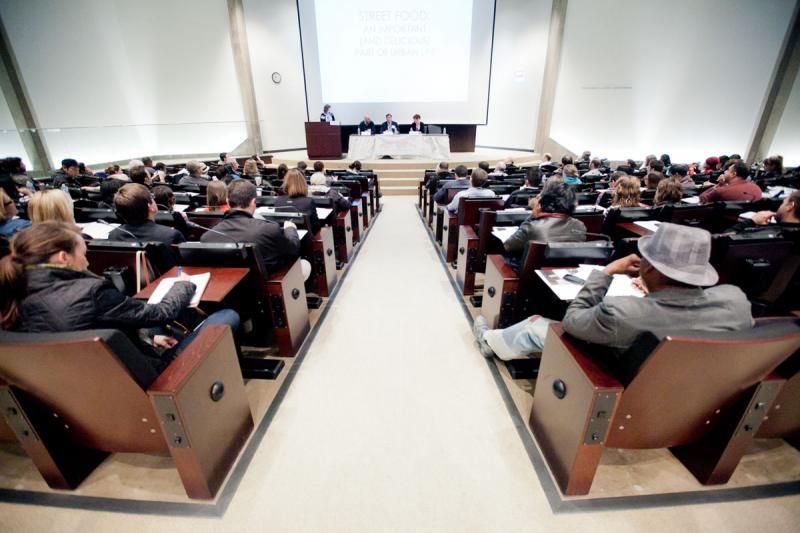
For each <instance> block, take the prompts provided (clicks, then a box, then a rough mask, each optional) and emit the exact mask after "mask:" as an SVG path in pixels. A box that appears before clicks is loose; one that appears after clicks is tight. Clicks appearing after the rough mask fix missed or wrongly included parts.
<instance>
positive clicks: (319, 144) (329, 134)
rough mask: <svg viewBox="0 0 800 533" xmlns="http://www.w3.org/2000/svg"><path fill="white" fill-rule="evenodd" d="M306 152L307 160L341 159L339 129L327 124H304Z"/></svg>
mask: <svg viewBox="0 0 800 533" xmlns="http://www.w3.org/2000/svg"><path fill="white" fill-rule="evenodd" d="M306 150H307V151H308V157H309V159H341V158H342V133H341V127H340V126H333V125H331V124H328V123H327V122H306Z"/></svg>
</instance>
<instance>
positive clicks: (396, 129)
mask: <svg viewBox="0 0 800 533" xmlns="http://www.w3.org/2000/svg"><path fill="white" fill-rule="evenodd" d="M381 133H391V134H394V133H400V126H399V125H398V124H397V122H395V121H393V120H392V114H391V113H387V115H386V122H384V123H383V124H381Z"/></svg>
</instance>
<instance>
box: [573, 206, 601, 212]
mask: <svg viewBox="0 0 800 533" xmlns="http://www.w3.org/2000/svg"><path fill="white" fill-rule="evenodd" d="M575 212H576V213H603V212H605V208H604V207H603V206H600V205H579V206H576V207H575Z"/></svg>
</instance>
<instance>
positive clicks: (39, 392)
mask: <svg viewBox="0 0 800 533" xmlns="http://www.w3.org/2000/svg"><path fill="white" fill-rule="evenodd" d="M172 170H177V169H172ZM274 170H275V169H264V170H262V172H263V174H262V176H263V187H264V190H263V191H261V192H260V194H259V196H258V198H257V204H258V211H257V215H258V216H260V217H262V218H264V219H270V220H274V221H276V222H278V223H279V224H282V223H284V222H293V223H294V224H295V225H296V227H297V228H298V229H299V230H307V231H308V234H306V235H305V236H304V237H303V238H302V239H301V256H300V258H299V259H297V260H295V261H293V262H292V263H291V264H289V265H287V266H285V267H284V268H280V269H278V270H273V271H268V270H267V269H266V268H265V267H264V265H263V263H262V260H261V256H260V254H259V253H258V252H257V250H256V249H255V248H254V246H253V245H252V244H249V243H234V242H231V243H228V242H223V243H205V242H199V237H200V236H201V235H202V234H203V233H204V232H205V231H207V230H213V228H214V227H215V226H216V225H217V223H219V222H220V221H221V220H222V218H223V214H222V213H219V212H207V211H202V210H199V209H198V208H199V207H201V206H203V205H205V198H204V196H205V194H204V193H205V191H203V190H198V189H194V190H192V188H191V187H181V186H180V185H178V184H177V183H176V182H177V181H178V180H177V179H176V178H172V177H168V179H167V181H166V183H165V185H167V186H168V187H170V188H171V189H172V190H173V193H174V196H175V198H176V201H177V204H176V205H177V209H172V210H169V211H168V210H166V209H165V210H163V211H159V213H158V214H157V216H156V220H155V221H156V223H157V224H163V225H166V226H170V227H173V228H176V229H177V230H178V231H180V232H182V233H183V235H184V237H185V238H186V242H183V243H180V244H177V245H171V246H169V245H166V244H164V243H157V242H123V241H111V240H107V239H105V238H94V239H90V240H87V259H88V261H89V269H90V270H91V271H93V272H94V273H95V274H97V275H99V276H104V277H106V278H108V279H109V280H111V281H112V282H113V283H114V284H115V285H116V286H117V288H118V289H119V290H120V291H122V292H124V293H126V294H127V295H129V296H132V295H134V294H136V293H137V292H139V291H147V290H149V289H152V288H153V286H154V285H153V281H154V280H156V279H157V278H158V277H159V276H161V275H164V274H166V273H168V272H170V269H173V270H172V271H174V267H180V268H181V269H186V270H190V269H192V268H193V269H194V270H192V272H195V271H203V269H206V268H212V267H214V268H216V267H224V268H239V269H245V270H246V273H245V275H244V277H243V280H242V281H241V282H240V283H239V284H238V285H237V286H236V289H235V290H234V291H232V292H231V293H230V294H229V295H228V296H227V297H226V298H225V299H224V300H223V301H222V302H219V303H218V304H208V308H207V309H204V310H205V311H206V312H209V313H210V312H211V311H213V310H215V308H216V307H229V308H232V309H234V310H236V311H237V312H238V314H239V315H240V317H241V320H242V327H241V328H240V331H239V333H238V334H237V338H236V339H234V337H233V335H232V334H231V331H230V329H229V328H227V327H224V326H210V327H208V328H207V329H205V330H203V331H202V333H201V334H200V335H199V336H198V337H197V338H196V339H195V340H194V341H193V342H192V344H190V345H189V347H188V348H187V349H186V350H184V351H183V352H181V353H180V355H179V356H178V357H177V358H176V359H175V360H173V361H172V363H171V364H170V365H169V366H168V367H167V369H166V370H165V371H163V372H162V373H161V374H160V375H151V374H152V372H151V371H150V370H148V369H145V368H139V367H137V364H136V362H135V361H136V360H137V356H136V350H137V348H136V347H135V346H134V345H133V344H132V343H131V342H130V341H129V340H128V338H127V337H126V336H125V335H123V334H122V333H120V332H119V331H117V330H90V331H79V332H68V333H15V332H9V331H0V406H1V408H2V411H3V414H4V417H3V418H0V440H16V441H18V442H19V443H20V444H21V445H22V447H23V449H24V450H25V451H26V452H27V454H28V455H29V456H30V458H31V459H32V460H33V461H34V463H35V465H36V467H37V468H38V470H39V471H40V473H41V474H42V476H43V477H44V479H45V480H46V481H47V483H48V485H49V486H50V487H52V488H57V489H74V488H76V487H77V486H79V485H80V483H81V482H82V481H83V480H84V479H85V478H86V477H87V476H88V475H89V474H91V472H92V471H93V470H94V469H95V468H96V467H97V466H98V465H99V464H100V463H101V462H102V461H103V460H104V459H105V458H106V457H107V456H108V455H109V454H110V453H115V452H136V453H157V454H164V453H169V454H170V455H171V456H172V459H173V461H174V464H175V467H176V468H177V470H178V473H179V474H180V476H181V479H182V481H183V484H184V488H185V490H186V492H187V494H188V495H189V497H191V498H200V499H211V498H214V497H215V495H216V493H217V491H218V490H219V488H220V487H221V485H222V483H223V481H224V479H225V477H226V475H227V473H228V472H229V470H230V469H231V467H232V466H233V464H234V462H235V460H236V458H237V456H238V454H239V452H240V450H241V448H242V446H243V445H244V443H245V442H246V441H247V439H248V438H249V435H250V434H251V432H252V429H253V426H254V423H253V418H252V415H251V409H250V405H249V403H248V399H247V395H246V394H245V389H244V383H243V378H244V379H275V378H276V377H277V376H278V375H279V374H280V372H281V370H282V368H283V367H284V361H283V360H282V359H281V358H283V357H293V356H295V355H297V354H298V352H299V351H300V349H301V347H302V345H303V342H304V341H305V339H306V337H307V336H308V333H309V331H310V309H313V308H319V307H320V306H323V305H326V302H327V300H328V298H329V297H330V296H331V295H332V293H333V291H334V290H335V288H336V285H337V282H338V279H339V276H340V273H341V271H342V269H343V268H344V267H345V266H346V265H347V264H348V263H349V262H351V261H352V259H353V256H354V253H355V252H356V251H357V249H358V247H359V246H360V245H361V243H363V241H364V239H365V237H366V232H367V230H368V228H369V227H370V226H371V225H372V224H373V222H374V217H375V216H376V215H377V214H378V213H379V211H380V209H381V205H380V190H379V184H378V179H377V176H375V175H374V173H372V172H371V171H365V172H363V173H360V174H349V175H344V173H337V175H336V176H335V178H336V181H334V182H333V183H334V185H333V187H334V188H335V189H336V190H338V191H339V192H340V193H341V194H342V195H343V196H345V197H346V198H347V199H348V202H349V205H350V208H349V209H347V210H340V211H338V212H337V210H336V209H334V206H333V205H332V200H331V198H330V197H328V196H318V197H317V196H315V197H313V200H314V203H315V205H316V207H317V209H318V211H319V210H326V211H319V212H320V213H327V214H326V215H325V216H322V217H319V219H320V228H319V230H318V231H317V232H316V233H314V232H313V231H311V230H312V224H311V220H310V217H309V215H308V214H305V213H300V212H298V211H297V210H296V209H294V210H292V209H288V210H287V209H281V208H277V207H275V200H276V194H275V191H276V190H277V189H279V188H280V186H281V183H280V182H279V180H277V177H276V175H275V172H274ZM267 184H270V185H271V186H272V187H271V188H270V189H267V187H268V185H267ZM37 186H39V187H43V188H46V187H48V180H47V179H42V180H38V184H37ZM69 193H70V195H71V196H72V197H73V201H74V217H75V220H76V222H77V223H78V224H79V225H81V224H91V223H92V222H98V221H103V223H108V224H114V223H116V222H118V221H119V220H118V217H117V214H116V213H115V211H114V210H113V209H104V208H101V207H98V205H97V202H98V201H99V198H98V197H97V193H96V192H94V191H91V190H86V189H85V188H81V187H69ZM25 207H26V206H25V203H20V204H18V209H19V212H20V213H21V214H22V216H25ZM170 207H171V206H170ZM98 237H102V236H98ZM8 251H9V245H8V241H3V242H0V257H2V256H3V255H5V254H7V253H8ZM301 259H305V260H307V261H308V262H309V263H310V264H311V275H310V276H309V277H308V279H307V280H306V281H305V282H304V281H303V273H302V272H301V264H300V262H301V261H300V260H301ZM212 283H213V281H212ZM309 293H313V294H314V295H317V296H307V295H308V294H309ZM203 305H204V304H201V307H202V306H203ZM264 348H267V350H266V352H265V351H264V350H262V349H264ZM263 353H268V354H270V355H269V356H267V357H263Z"/></svg>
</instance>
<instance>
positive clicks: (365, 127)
mask: <svg viewBox="0 0 800 533" xmlns="http://www.w3.org/2000/svg"><path fill="white" fill-rule="evenodd" d="M366 130H369V131H370V133H375V123H374V122H370V123H369V124H367V123H366V122H364V121H363V120H362V121H361V122H360V123H359V125H358V133H361V132H362V131H366Z"/></svg>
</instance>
